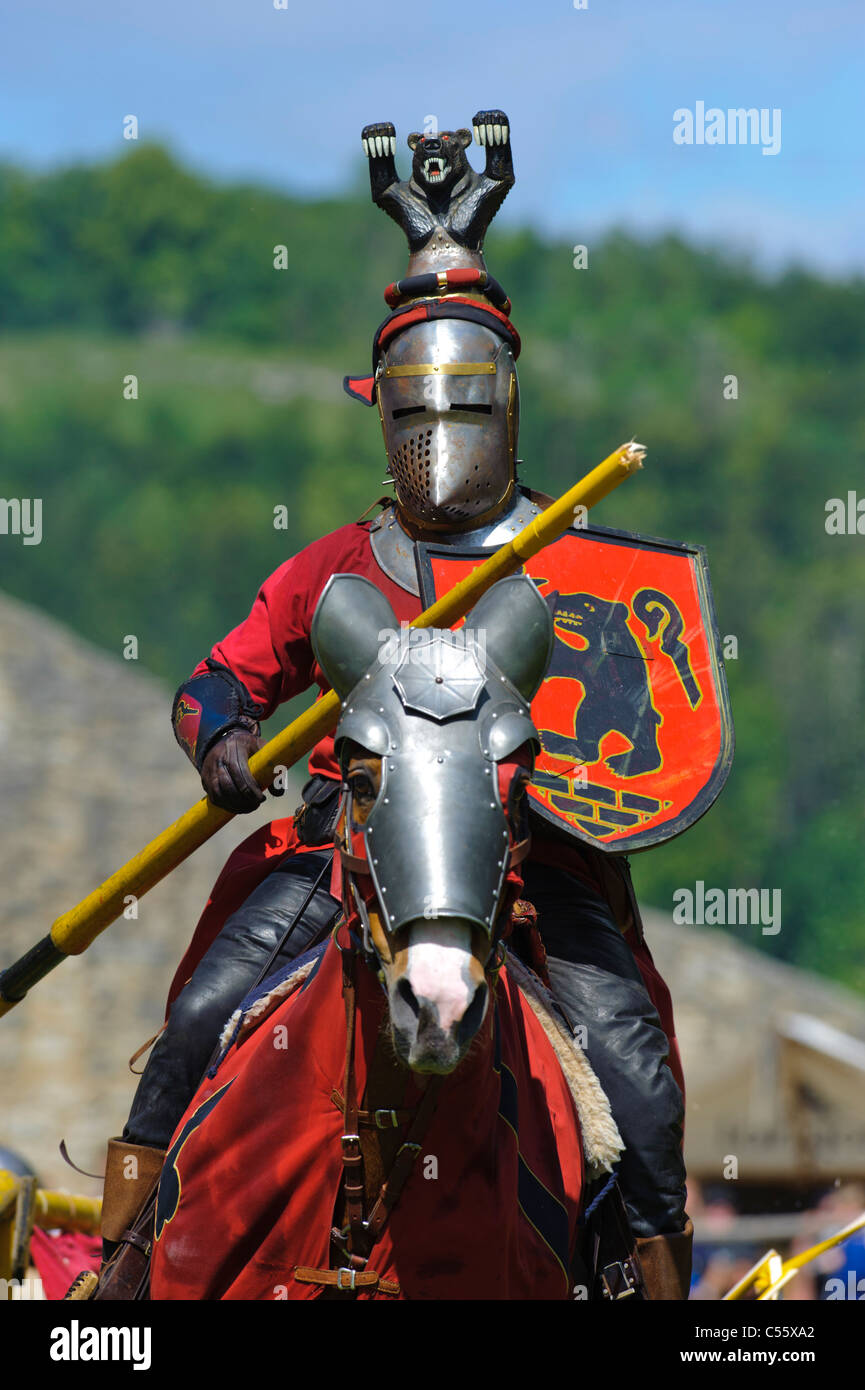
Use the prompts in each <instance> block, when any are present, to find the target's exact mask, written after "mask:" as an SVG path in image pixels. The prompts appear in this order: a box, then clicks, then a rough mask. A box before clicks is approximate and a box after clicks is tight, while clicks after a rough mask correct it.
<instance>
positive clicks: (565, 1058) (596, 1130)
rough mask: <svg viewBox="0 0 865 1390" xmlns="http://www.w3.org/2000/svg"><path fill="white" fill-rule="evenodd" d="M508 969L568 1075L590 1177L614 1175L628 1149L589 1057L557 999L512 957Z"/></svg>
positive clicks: (520, 962)
mask: <svg viewBox="0 0 865 1390" xmlns="http://www.w3.org/2000/svg"><path fill="white" fill-rule="evenodd" d="M506 969H507V972H508V974H509V975H510V977H511V979H512V980H513V981H514V983H515V984H517V985H518V986H519V988H520V992H521V993H522V994H523V995H524V996H525V998H526V1002H527V1003H528V1005H529V1007H530V1009H531V1010H532V1013H533V1014H534V1015H535V1017H536V1018H537V1020H538V1022H539V1023H540V1025H541V1027H542V1028H543V1030H544V1032H545V1033H546V1035H547V1037H548V1039H549V1042H550V1046H551V1047H552V1049H553V1051H554V1052H555V1054H556V1057H557V1058H558V1061H559V1065H560V1066H561V1068H562V1071H563V1072H564V1074H565V1079H566V1081H567V1083H568V1088H569V1089H570V1092H571V1095H572V1096H573V1098H574V1104H575V1105H576V1107H577V1113H578V1114H579V1117H580V1128H581V1129H582V1132H583V1149H584V1151H585V1155H586V1167H587V1170H588V1176H589V1177H590V1178H597V1177H600V1176H601V1174H602V1173H611V1172H612V1171H613V1169H614V1168H615V1166H616V1164H617V1163H618V1161H619V1159H620V1158H621V1156H622V1154H623V1153H624V1149H625V1145H624V1142H623V1140H622V1136H621V1134H620V1133H619V1128H618V1125H617V1124H616V1122H615V1120H614V1119H613V1114H612V1111H611V1110H610V1102H609V1100H608V1099H607V1096H606V1093H605V1092H604V1089H603V1087H602V1086H601V1083H600V1081H599V1080H598V1078H597V1076H596V1075H595V1072H594V1070H593V1068H592V1066H591V1065H590V1063H589V1059H588V1057H587V1056H586V1054H585V1053H584V1052H583V1050H582V1048H581V1047H580V1045H579V1043H578V1042H577V1040H576V1038H575V1037H574V1036H573V1034H572V1033H571V1030H570V1029H569V1028H568V1026H567V1023H566V1022H565V1020H564V1017H563V1015H562V1012H561V1010H560V1008H559V1006H558V1004H557V1003H556V1001H555V998H554V996H553V995H552V994H551V993H550V991H549V990H548V989H547V988H546V986H545V985H544V984H542V982H541V981H540V980H539V979H538V977H537V975H535V974H533V972H532V971H531V970H529V969H528V968H527V966H525V965H523V963H522V961H521V960H518V959H517V958H516V956H514V955H512V954H510V953H508V958H507V965H506Z"/></svg>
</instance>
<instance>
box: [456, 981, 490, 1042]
mask: <svg viewBox="0 0 865 1390" xmlns="http://www.w3.org/2000/svg"><path fill="white" fill-rule="evenodd" d="M487 994H488V990H487V986H486V982H483V983H482V984H479V985H478V987H477V989H476V990H475V994H474V998H473V999H472V1002H471V1003H470V1004H469V1006H468V1008H467V1009H466V1011H465V1013H464V1014H463V1016H462V1019H461V1021H460V1025H459V1040H460V1043H461V1044H462V1043H463V1042H464V1041H465V1039H466V1038H473V1037H474V1035H475V1033H476V1032H477V1031H478V1029H479V1028H480V1026H481V1023H482V1022H483V1017H484V1013H485V1012H486V1007H487Z"/></svg>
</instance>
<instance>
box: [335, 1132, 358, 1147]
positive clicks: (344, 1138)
mask: <svg viewBox="0 0 865 1390" xmlns="http://www.w3.org/2000/svg"><path fill="white" fill-rule="evenodd" d="M339 1142H340V1143H341V1144H342V1147H343V1151H345V1149H347V1148H348V1146H349V1144H359V1143H360V1135H359V1134H343V1135H341V1136H340V1141H339Z"/></svg>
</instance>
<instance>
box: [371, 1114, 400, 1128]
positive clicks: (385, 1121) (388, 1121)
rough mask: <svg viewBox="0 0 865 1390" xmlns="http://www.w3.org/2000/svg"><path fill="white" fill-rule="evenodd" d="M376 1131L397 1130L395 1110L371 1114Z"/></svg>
mask: <svg viewBox="0 0 865 1390" xmlns="http://www.w3.org/2000/svg"><path fill="white" fill-rule="evenodd" d="M373 1119H374V1120H375V1127H376V1129H387V1128H388V1126H390V1127H391V1129H399V1120H398V1119H397V1113H396V1111H395V1110H376V1111H375V1112H374V1113H373Z"/></svg>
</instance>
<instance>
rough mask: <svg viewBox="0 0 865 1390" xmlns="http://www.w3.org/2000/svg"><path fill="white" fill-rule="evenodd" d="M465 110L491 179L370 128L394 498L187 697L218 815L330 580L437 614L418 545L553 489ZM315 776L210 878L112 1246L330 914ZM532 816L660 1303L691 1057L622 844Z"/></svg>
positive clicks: (325, 809) (297, 659) (336, 773)
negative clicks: (250, 1009)
mask: <svg viewBox="0 0 865 1390" xmlns="http://www.w3.org/2000/svg"><path fill="white" fill-rule="evenodd" d="M472 124H473V135H474V140H475V141H476V142H477V144H478V145H479V146H481V147H482V148H484V149H485V151H486V168H485V172H484V174H483V175H478V174H477V173H476V172H475V171H474V170H472V169H471V167H470V165H469V164H468V160H467V158H466V153H465V151H466V148H467V146H468V145H469V144H470V142H471V138H472V137H471V134H470V133H469V131H467V130H456V131H444V132H441V133H437V134H426V135H419V134H413V135H411V136H410V137H409V142H408V143H409V147H410V149H411V150H412V155H413V162H412V175H411V178H410V179H408V180H405V181H400V180H399V179H398V178H397V175H396V168H395V160H394V154H395V146H396V138H395V129H394V127H393V125H390V124H386V123H381V124H377V125H372V126H367V127H365V129H364V131H363V134H362V141H363V149H364V152H365V153H366V155H367V158H368V160H369V171H370V181H371V189H372V196H373V200H374V201H375V202H376V203H377V204H378V205H379V206H380V207H382V208H383V210H385V211H386V212H387V213H388V214H389V215H390V216H391V217H393V218H394V220H395V221H397V222H398V224H399V225H400V226H401V227H402V229H403V230H404V232H405V233H406V237H407V240H408V245H409V253H410V259H409V265H408V273H407V275H406V276H405V277H404V278H403V279H402V280H400V281H396V282H394V283H393V284H391V285H390V286H388V289H387V290H386V292H385V299H386V302H387V304H388V307H389V310H390V312H389V314H388V316H387V318H386V319H385V320H384V322H383V323H382V324H381V325H380V327H379V328H378V330H377V332H376V333H375V336H374V340H373V349H372V363H371V372H370V373H369V374H368V375H366V376H354V377H347V378H346V380H345V388H346V390H347V391H348V393H349V394H350V395H351V396H353V397H354V398H355V399H357V400H359V401H361V402H363V403H364V404H365V405H367V406H369V407H370V408H372V409H375V410H377V412H378V416H379V422H380V426H381V430H382V434H383V440H384V448H385V452H386V454H387V469H388V474H389V476H390V479H391V481H392V484H393V492H394V496H393V499H392V500H389V501H386V499H383V501H386V505H384V507H383V510H382V511H381V512H380V514H379V515H378V516H377V517H376V518H375V519H374V520H364V519H362V520H360V521H358V522H356V523H353V524H351V525H347V526H342V527H340V528H339V529H338V530H336V531H333V532H332V533H330V534H329V535H325V536H323V537H322V538H321V539H320V540H317V541H315V542H313V543H312V544H311V545H309V546H307V548H306V549H305V550H303V551H301V552H300V553H299V554H297V555H295V556H293V557H292V558H290V559H287V560H286V561H285V562H284V563H283V564H282V565H281V566H280V567H279V568H278V569H277V570H276V571H275V573H273V574H272V575H270V577H269V578H267V579H265V581H264V583H263V584H262V586H261V588H260V590H259V592H258V595H257V597H256V599H255V601H254V603H253V605H252V609H251V612H250V614H249V616H248V618H246V619H245V621H244V622H242V623H241V624H240V625H239V626H238V627H237V628H235V629H234V630H233V631H232V632H230V633H229V634H228V635H227V636H226V637H224V638H223V639H222V640H221V641H219V642H217V643H216V645H215V646H214V647H213V649H212V651H211V653H210V655H209V656H208V657H207V658H206V659H205V660H204V661H202V662H201V663H200V665H199V666H197V667H196V669H195V670H194V671H193V673H192V674H191V676H190V677H189V678H188V680H186V681H184V683H183V684H182V686H181V687H180V689H179V690H178V692H177V695H176V697H175V700H174V706H173V712H172V718H173V725H174V730H175V734H176V737H177V740H178V743H179V744H180V746H181V747H182V748H183V750H184V752H185V753H186V754H187V756H188V757H189V758H190V760H191V761H192V763H193V764H194V766H195V768H196V769H197V771H198V773H199V774H200V777H201V782H202V786H203V787H204V790H205V792H206V793H207V795H208V797H209V798H210V800H211V801H212V802H214V803H215V804H216V805H218V806H221V807H224V808H225V809H226V810H229V811H232V812H235V813H244V812H249V811H252V810H255V809H256V808H257V807H258V806H259V805H260V804H261V803H262V801H263V800H264V797H265V792H264V791H263V790H262V788H261V787H260V786H259V785H258V783H257V782H256V780H255V779H254V777H253V776H252V774H251V772H250V770H249V766H248V764H249V759H250V757H251V755H252V754H253V753H254V752H255V750H256V749H257V748H258V747H259V746H260V745H261V737H260V721H261V720H262V719H264V718H267V717H269V716H270V715H271V714H272V713H273V711H274V710H275V709H276V708H277V707H278V706H279V705H280V704H281V703H283V702H284V701H285V700H288V699H290V698H291V697H292V696H294V695H296V694H299V693H300V692H302V691H304V690H306V689H308V688H310V687H311V686H318V687H319V688H320V689H321V690H325V689H327V688H328V686H327V680H326V677H325V675H324V673H323V672H322V671H321V669H320V668H319V666H318V665H317V663H316V659H315V655H314V652H313V647H312V643H311V637H310V630H311V623H312V617H313V614H314V612H315V608H316V604H317V602H318V599H319V597H320V595H321V593H322V590H323V588H324V586H325V585H326V583H327V581H328V579H329V578H330V576H331V575H333V574H337V573H354V574H359V575H362V576H364V577H365V578H367V579H369V580H371V581H372V583H373V584H375V585H376V586H377V587H378V588H379V589H380V590H381V592H382V593H383V594H384V595H385V596H386V597H387V598H388V600H389V601H390V604H391V606H392V608H393V610H394V613H395V614H396V617H397V619H398V620H399V621H400V622H409V621H410V620H411V619H412V618H414V617H415V616H416V615H417V614H418V613H419V612H420V611H421V608H422V607H423V603H422V598H421V589H420V579H419V569H418V564H417V557H418V550H419V547H420V546H422V545H423V544H424V543H429V542H434V543H435V545H436V546H437V547H438V548H439V550H441V549H442V548H444V550H445V552H447V551H448V549H449V548H452V549H453V551H454V553H455V554H456V553H458V552H459V551H461V550H464V549H465V548H466V547H467V546H470V547H474V548H482V549H492V548H495V547H497V546H500V545H501V544H503V543H504V542H505V541H506V540H508V539H509V538H510V537H511V536H512V535H513V534H515V533H516V532H517V531H519V530H521V529H522V528H523V527H524V526H525V525H526V524H527V523H528V522H529V521H530V520H531V518H532V517H533V516H535V515H537V514H538V512H539V511H540V510H542V508H543V507H544V505H546V504H547V502H548V501H549V499H547V498H545V497H544V496H543V495H542V494H539V493H538V492H536V491H533V490H532V488H531V487H530V486H528V485H527V484H525V483H524V482H523V481H522V480H521V478H520V476H519V474H518V470H519V459H518V438H519V412H520V398H519V386H518V380H517V369H516V362H517V358H518V356H519V353H520V339H519V335H518V333H517V330H516V328H515V327H514V325H513V323H512V321H511V318H510V312H511V306H510V302H509V300H508V298H507V296H506V294H505V292H504V290H503V289H502V287H501V286H500V285H499V284H498V283H497V282H496V281H495V280H494V279H493V278H492V277H491V276H490V275H489V274H488V272H487V269H486V265H485V263H484V258H483V238H484V234H485V232H486V229H487V226H488V224H489V222H490V220H491V218H492V216H493V215H494V213H495V211H496V210H497V208H498V207H499V206H500V204H501V202H502V200H503V198H504V196H505V195H506V193H507V192H508V190H509V188H510V187H511V185H512V184H513V168H512V159H511V145H510V123H509V121H508V118H507V116H506V115H505V113H504V112H503V111H499V110H495V111H493V110H488V111H480V112H478V113H477V115H476V116H475V117H474V120H473V123H472ZM309 772H310V778H309V781H308V782H307V783H306V786H305V787H304V790H303V805H302V807H301V808H300V810H299V812H298V813H297V815H296V816H295V818H294V820H293V822H291V823H290V826H289V829H288V830H287V831H286V832H285V833H284V834H283V836H282V839H281V840H280V841H279V853H274V851H273V844H274V842H275V840H274V836H271V843H270V845H269V847H268V850H267V856H266V855H265V852H264V851H263V849H262V848H261V846H262V843H263V842H262V840H261V836H259V837H258V839H257V840H256V837H252V840H251V841H250V842H248V844H250V845H252V843H253V841H255V843H256V845H257V846H258V847H259V848H258V850H257V851H256V852H257V854H258V862H257V866H256V867H255V869H254V871H253V872H246V871H244V874H236V875H234V878H233V879H232V883H233V884H234V885H235V887H234V888H233V890H232V891H233V893H234V897H233V898H232V897H231V894H229V895H228V899H227V903H226V902H223V903H222V907H221V908H220V907H219V895H218V894H216V893H215V894H214V898H213V902H212V904H211V907H210V909H208V911H206V912H205V915H204V918H203V919H202V922H201V923H200V924H199V929H198V931H197V932H196V938H195V939H194V941H193V945H192V947H191V948H190V951H188V952H187V955H186V957H185V958H184V961H183V962H182V964H181V967H180V969H179V971H178V975H177V978H176V982H175V987H174V988H173V990H172V996H171V1006H170V1011H169V1013H168V1018H167V1024H166V1027H165V1029H164V1031H163V1032H162V1034H161V1036H160V1037H159V1039H158V1041H157V1043H156V1045H155V1047H154V1048H153V1051H152V1053H151V1056H150V1059H149V1062H148V1064H147V1066H146V1068H145V1070H144V1072H143V1075H142V1078H141V1082H140V1084H139V1087H138V1090H137V1093H136V1096H135V1099H134V1102H133V1105H132V1109H131V1112H130V1115H129V1118H128V1121H127V1124H126V1127H125V1129H124V1131H123V1135H122V1137H120V1138H118V1139H116V1140H112V1141H110V1143H109V1151H108V1163H107V1170H106V1186H105V1198H104V1217H103V1236H104V1238H105V1241H106V1253H108V1252H110V1251H111V1250H113V1249H114V1248H115V1247H116V1245H117V1244H118V1243H119V1242H121V1241H122V1240H123V1239H124V1238H125V1236H126V1235H127V1234H128V1231H129V1228H130V1227H131V1225H132V1224H133V1221H134V1217H135V1214H136V1211H137V1209H138V1208H139V1207H140V1205H141V1203H142V1200H143V1199H144V1197H146V1195H147V1193H148V1191H149V1190H151V1189H152V1187H153V1185H154V1183H155V1181H156V1179H157V1177H158V1173H159V1169H160V1167H161V1163H162V1155H163V1152H164V1150H165V1149H166V1148H167V1147H168V1145H169V1143H170V1141H171V1137H172V1134H173V1132H174V1130H175V1127H176V1125H177V1122H178V1120H179V1118H180V1117H181V1115H182V1113H183V1111H184V1109H185V1107H186V1105H187V1104H188V1102H189V1100H190V1098H191V1096H192V1094H193V1093H194V1091H195V1089H196V1087H197V1086H198V1083H199V1081H200V1079H201V1077H202V1075H203V1074H204V1072H205V1070H206V1068H207V1066H208V1063H209V1059H210V1058H211V1055H212V1053H213V1051H214V1049H215V1047H216V1045H217V1041H218V1038H219V1034H220V1030H221V1028H222V1026H223V1024H224V1022H225V1020H226V1019H227V1018H228V1017H229V1015H230V1014H231V1013H232V1011H233V1010H234V1009H235V1008H236V1007H237V1005H238V1004H239V1003H240V1001H241V1000H242V999H243V997H244V996H245V995H246V993H247V992H248V990H249V989H250V988H251V987H252V986H253V985H254V984H255V983H256V982H257V980H258V979H259V977H260V975H261V973H262V971H265V970H267V969H269V968H270V967H272V968H273V969H276V968H278V967H281V966H283V965H284V964H286V963H287V962H288V961H290V960H292V959H294V958H296V957H297V956H298V955H300V954H301V953H302V952H303V951H304V950H305V949H307V948H308V947H309V946H310V945H311V944H312V943H314V942H316V941H317V940H320V939H321V938H322V936H323V934H325V933H326V932H327V931H328V930H329V929H330V927H331V926H332V924H333V923H334V921H335V919H336V915H337V911H338V902H337V900H336V899H335V897H334V896H332V895H331V892H330V891H329V890H330V878H329V866H330V862H331V858H332V853H333V836H334V826H335V823H336V820H337V814H338V808H339V802H340V794H341V773H340V767H339V763H338V761H337V759H336V758H335V756H334V749H333V740H332V738H331V737H328V738H325V739H324V740H322V742H321V743H320V744H318V745H317V747H316V748H315V749H314V750H313V753H312V755H311V757H310V761H309ZM531 831H532V848H531V852H530V855H529V858H528V860H527V861H526V863H525V866H524V867H525V874H524V881H525V899H526V900H527V903H528V904H529V905H530V906H529V914H530V917H531V920H532V921H534V919H535V916H536V923H537V929H536V931H535V932H534V934H533V935H532V933H531V932H529V933H528V934H527V936H526V941H527V942H530V941H533V942H534V945H533V947H532V949H533V950H534V951H535V958H536V960H537V958H538V953H539V958H540V961H541V964H542V966H543V969H544V970H545V973H546V977H547V978H548V980H549V983H550V986H551V988H552V990H553V992H554V994H555V996H556V998H557V1000H558V1002H559V1004H560V1006H561V1008H562V1009H563V1010H564V1012H565V1014H566V1016H567V1018H568V1020H569V1022H570V1023H571V1025H572V1026H573V1027H574V1028H575V1029H576V1028H578V1027H582V1028H583V1029H584V1031H585V1036H586V1039H587V1049H588V1054H589V1058H590V1061H591V1063H592V1066H593V1067H594V1069H595V1071H596V1073H597V1075H598V1077H599V1079H600V1081H601V1084H602V1085H603V1087H604V1089H605V1091H606V1093H607V1095H608V1097H609V1099H610V1103H611V1107H612V1110H613V1114H614V1116H615V1119H616V1121H617V1124H618V1127H619V1130H620V1132H621V1135H622V1138H623V1140H624V1143H625V1153H624V1156H623V1158H622V1162H621V1167H620V1171H619V1182H620V1186H621V1190H622V1194H623V1196H624V1199H625V1204H626V1207H627V1212H628V1217H629V1220H630V1223H631V1227H632V1230H633V1233H634V1235H635V1236H636V1238H637V1241H638V1246H639V1251H640V1257H641V1262H642V1266H643V1272H644V1277H645V1281H646V1284H647V1286H648V1289H649V1292H650V1296H651V1297H653V1298H657V1299H683V1298H686V1297H687V1294H688V1286H689V1274H690V1245H691V1238H692V1227H691V1223H690V1222H689V1220H688V1218H687V1216H686V1212H685V1170H684V1163H683V1157H682V1127H683V1117H684V1098H683V1089H682V1083H681V1073H680V1071H679V1070H678V1066H677V1053H676V1051H675V1043H674V1040H673V1022H672V1009H671V1004H670V999H669V994H668V992H667V989H666V986H665V985H664V983H663V981H662V980H661V978H660V976H659V975H658V972H657V970H656V969H655V968H654V966H653V963H652V959H651V955H650V953H649V950H648V947H647V945H646V943H645V939H644V934H643V928H642V923H641V919H640V913H639V909H638V906H637V903H636V899H635V896H634V892H633V888H632V886H631V881H630V874H629V869H628V864H627V860H626V859H624V858H622V857H617V856H615V855H610V854H608V853H604V852H601V851H600V850H598V849H596V848H594V847H593V846H592V845H590V844H586V843H584V842H581V841H580V840H577V839H573V838H570V839H569V838H567V837H566V836H561V835H557V834H556V833H554V832H553V831H552V829H551V827H550V825H549V824H548V823H547V822H545V821H543V820H541V819H540V818H539V817H538V816H536V815H533V823H532V825H531ZM247 857H248V858H249V856H247ZM252 857H254V856H252ZM238 884H241V885H242V889H238V887H237V886H236V885H238ZM225 896H226V895H224V894H223V898H225ZM220 912H221V917H220V915H219V914H220ZM289 928H290V930H288V929H289ZM538 938H539V940H538ZM513 949H515V950H517V951H519V950H520V946H519V944H517V943H515V944H514V947H513ZM524 949H525V950H526V951H528V950H529V947H528V946H525V947H524ZM527 963H529V964H532V963H534V962H533V961H532V960H528V961H527ZM131 1159H134V1163H132V1164H131V1163H130V1160H131ZM130 1172H134V1173H135V1174H137V1177H136V1178H135V1180H134V1181H130Z"/></svg>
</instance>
